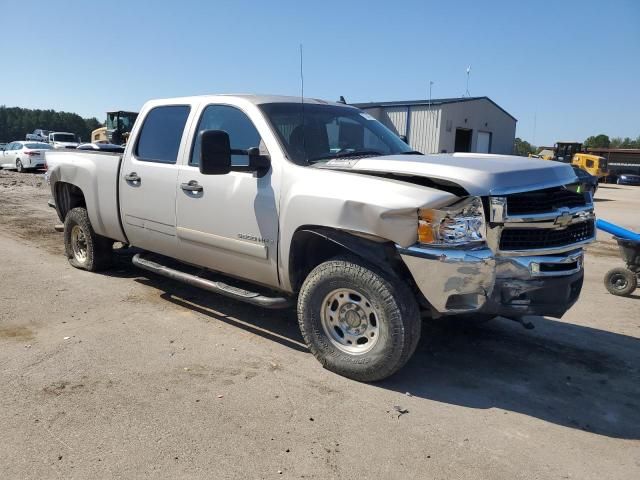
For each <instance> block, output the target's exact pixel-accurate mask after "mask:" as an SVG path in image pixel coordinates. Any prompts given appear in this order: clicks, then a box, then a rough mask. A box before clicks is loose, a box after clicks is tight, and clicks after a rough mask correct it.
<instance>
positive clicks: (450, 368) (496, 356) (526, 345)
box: [118, 256, 640, 439]
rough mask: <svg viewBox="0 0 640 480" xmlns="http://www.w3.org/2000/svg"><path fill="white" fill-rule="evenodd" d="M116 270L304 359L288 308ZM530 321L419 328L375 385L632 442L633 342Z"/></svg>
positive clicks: (636, 426)
mask: <svg viewBox="0 0 640 480" xmlns="http://www.w3.org/2000/svg"><path fill="white" fill-rule="evenodd" d="M123 257H125V258H126V256H123ZM123 260H124V258H123ZM119 269H120V274H118V276H131V277H137V278H136V281H137V282H139V283H141V284H143V285H147V286H149V287H151V288H154V289H157V290H159V291H160V293H159V294H158V295H159V296H160V298H162V299H164V300H166V301H167V302H170V303H172V304H174V305H176V306H179V307H182V308H185V309H189V310H192V311H195V312H199V313H201V314H202V315H205V316H206V317H208V318H209V319H211V321H221V322H225V323H227V324H229V325H233V326H235V327H237V328H241V329H243V330H245V331H248V332H251V333H254V334H256V335H260V336H262V337H264V338H267V339H269V340H271V341H275V342H278V343H280V344H282V345H284V346H287V347H289V348H292V349H294V350H297V351H304V352H306V351H307V349H306V347H305V346H304V343H303V340H302V337H301V335H300V332H299V330H298V327H297V322H296V315H295V311H294V310H293V309H289V310H265V309H261V308H258V307H254V306H252V305H247V304H243V303H241V302H237V301H234V300H230V299H227V298H225V297H223V296H220V295H215V294H209V293H206V292H203V291H200V290H197V289H194V288H191V287H188V286H186V285H183V284H181V283H179V282H175V281H172V280H168V279H165V278H163V277H158V276H155V275H152V274H147V273H146V272H141V271H138V270H137V269H135V268H134V267H133V266H131V265H130V264H124V263H121V264H120V265H119ZM533 323H534V324H535V325H536V329H535V330H533V331H527V330H524V329H523V328H522V327H521V326H520V325H518V324H516V323H515V322H512V321H510V320H506V319H496V320H494V321H492V322H489V323H487V324H483V325H475V324H471V323H460V322H456V321H452V320H449V321H432V322H428V323H424V326H423V334H422V340H421V342H420V344H419V346H418V349H417V351H416V353H415V355H414V356H413V358H412V359H411V360H410V362H409V363H408V364H407V366H405V368H404V369H402V370H401V371H400V372H399V373H397V374H396V375H394V376H393V377H391V378H390V379H387V380H385V381H383V382H380V383H376V384H375V386H376V387H378V388H385V389H390V390H394V391H398V392H401V393H405V392H410V393H411V394H412V395H413V396H414V397H420V398H424V399H429V400H433V401H438V402H444V403H449V404H453V405H460V406H464V407H468V408H477V409H488V408H500V409H503V410H505V411H507V412H515V413H520V414H524V415H529V416H532V417H536V418H539V419H541V420H544V421H547V422H551V423H554V424H557V425H561V426H565V427H569V428H574V429H580V430H584V431H588V432H592V433H595V434H599V435H605V436H610V437H616V438H626V439H640V371H639V369H640V340H639V339H637V338H634V337H630V336H625V335H620V334H617V333H613V332H609V331H604V330H598V329H594V328H589V327H586V326H581V325H576V324H571V323H566V322H562V321H557V320H551V319H546V318H540V317H536V318H533ZM318 368H320V366H319V365H318Z"/></svg>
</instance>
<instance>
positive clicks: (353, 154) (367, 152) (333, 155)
mask: <svg viewBox="0 0 640 480" xmlns="http://www.w3.org/2000/svg"><path fill="white" fill-rule="evenodd" d="M364 155H371V156H377V155H382V152H379V151H377V150H368V149H366V150H351V151H346V150H345V151H339V152H336V153H330V154H328V155H322V156H321V157H314V158H310V159H309V160H307V161H308V162H309V163H313V162H319V161H320V160H329V159H330V158H346V157H361V156H364Z"/></svg>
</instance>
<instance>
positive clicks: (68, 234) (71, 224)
mask: <svg viewBox="0 0 640 480" xmlns="http://www.w3.org/2000/svg"><path fill="white" fill-rule="evenodd" d="M64 250H65V254H66V255H67V258H68V259H69V263H70V264H71V265H73V266H74V267H76V268H80V269H82V270H88V271H89V272H97V271H100V270H105V269H107V268H109V267H110V266H111V263H112V257H113V241H112V240H110V239H108V238H105V237H103V236H101V235H98V234H96V233H95V232H94V231H93V227H92V226H91V222H90V221H89V215H88V214H87V210H86V209H84V208H81V207H78V208H74V209H72V210H71V211H69V212H68V213H67V216H66V217H65V219H64Z"/></svg>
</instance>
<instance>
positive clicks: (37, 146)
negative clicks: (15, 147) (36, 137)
mask: <svg viewBox="0 0 640 480" xmlns="http://www.w3.org/2000/svg"><path fill="white" fill-rule="evenodd" d="M24 146H25V148H34V149H38V150H51V149H52V148H53V147H52V146H51V145H49V144H48V143H25V144H24Z"/></svg>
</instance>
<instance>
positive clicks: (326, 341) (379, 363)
mask: <svg viewBox="0 0 640 480" xmlns="http://www.w3.org/2000/svg"><path fill="white" fill-rule="evenodd" d="M341 295H342V297H341ZM371 315H373V317H372V316H371ZM358 322H360V323H359V324H358ZM298 323H299V325H300V331H301V332H302V336H303V337H304V340H305V342H306V344H307V346H308V347H309V350H310V351H311V353H312V354H313V355H314V356H315V357H316V359H317V360H318V361H319V362H320V363H321V364H322V365H323V366H324V367H325V368H326V369H327V370H330V371H332V372H335V373H337V374H339V375H342V376H345V377H348V378H351V379H354V380H358V381H362V382H374V381H378V380H382V379H384V378H387V377H389V376H390V375H392V374H394V373H395V372H396V371H398V370H399V369H400V368H401V367H402V366H404V364H405V363H407V361H408V360H409V358H410V357H411V355H412V354H413V352H414V351H415V349H416V346H417V345H418V340H419V339H420V330H421V326H422V323H421V319H420V314H419V310H418V304H417V302H416V300H415V297H414V295H413V294H412V293H411V291H410V289H409V287H408V286H407V285H406V284H405V283H404V282H403V281H402V280H400V279H399V278H397V277H395V276H393V275H392V274H388V273H385V272H383V271H380V270H379V269H377V268H375V267H373V266H370V265H367V264H366V263H364V262H363V261H362V260H360V259H357V258H354V257H338V258H335V259H333V260H330V261H327V262H325V263H322V264H320V265H319V266H317V267H316V268H315V269H313V270H312V271H311V273H310V274H309V275H308V276H307V278H306V279H305V281H304V283H303V284H302V288H301V289H300V294H299V295H298ZM340 332H342V336H340ZM350 339H351V340H350ZM352 340H353V341H352ZM348 342H351V343H350V344H349V343H348Z"/></svg>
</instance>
